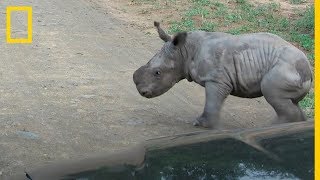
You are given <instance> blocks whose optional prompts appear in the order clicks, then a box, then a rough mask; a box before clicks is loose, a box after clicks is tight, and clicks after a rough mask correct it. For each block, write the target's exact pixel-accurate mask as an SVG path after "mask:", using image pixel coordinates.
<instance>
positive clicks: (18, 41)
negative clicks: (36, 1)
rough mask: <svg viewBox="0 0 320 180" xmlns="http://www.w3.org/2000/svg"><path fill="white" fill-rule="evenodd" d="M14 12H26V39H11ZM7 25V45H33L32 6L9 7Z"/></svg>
mask: <svg viewBox="0 0 320 180" xmlns="http://www.w3.org/2000/svg"><path fill="white" fill-rule="evenodd" d="M13 11H23V12H26V13H27V15H28V17H27V19H28V20H27V21H28V23H27V32H28V33H27V37H26V38H12V37H11V13H12V12H13ZM6 19H7V25H6V32H7V33H6V35H7V43H10V44H29V43H32V7H30V6H9V7H7V18H6Z"/></svg>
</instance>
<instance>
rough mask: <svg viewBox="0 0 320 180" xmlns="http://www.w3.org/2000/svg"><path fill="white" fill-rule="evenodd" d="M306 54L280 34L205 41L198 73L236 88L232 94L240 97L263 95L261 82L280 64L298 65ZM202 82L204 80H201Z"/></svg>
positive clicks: (245, 35)
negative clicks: (284, 62) (297, 62)
mask: <svg viewBox="0 0 320 180" xmlns="http://www.w3.org/2000/svg"><path fill="white" fill-rule="evenodd" d="M287 51H290V54H291V55H290V56H292V57H295V56H299V57H301V58H300V59H305V60H307V59H306V58H305V56H304V54H303V53H302V52H301V51H300V50H299V49H297V48H296V47H294V46H293V45H291V44H290V43H288V42H287V41H285V40H283V39H282V38H280V37H279V36H277V35H274V34H270V33H253V34H243V35H237V36H226V37H223V38H219V39H215V40H212V41H206V42H205V43H204V44H203V46H202V48H201V52H200V54H199V58H198V60H199V62H198V63H197V64H198V66H197V68H198V74H200V76H201V77H205V78H202V79H204V80H205V79H206V80H208V79H210V78H213V79H216V78H219V79H222V80H223V81H227V82H228V83H230V86H232V87H233V91H232V93H231V94H233V95H236V96H240V97H259V96H261V95H262V94H261V89H260V82H261V80H262V78H263V76H264V75H265V74H266V73H267V72H268V71H269V70H270V69H271V68H272V67H273V66H274V65H275V64H277V63H278V61H287V62H286V63H289V64H290V63H292V64H293V65H294V64H295V61H297V60H298V59H297V58H287V57H286V56H288V53H286V52H287ZM200 79H201V78H200Z"/></svg>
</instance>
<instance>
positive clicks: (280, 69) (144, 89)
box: [133, 22, 313, 128]
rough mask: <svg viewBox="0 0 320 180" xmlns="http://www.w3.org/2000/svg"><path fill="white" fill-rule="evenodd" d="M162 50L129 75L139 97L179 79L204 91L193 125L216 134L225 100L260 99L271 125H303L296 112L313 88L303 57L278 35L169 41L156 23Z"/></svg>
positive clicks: (197, 35)
mask: <svg viewBox="0 0 320 180" xmlns="http://www.w3.org/2000/svg"><path fill="white" fill-rule="evenodd" d="M155 26H156V28H157V29H158V32H159V36H160V38H161V39H162V40H164V41H165V44H164V45H163V47H162V49H161V50H160V51H159V52H158V53H157V54H156V55H154V57H152V59H151V60H150V61H149V62H148V63H147V64H146V65H144V66H142V67H140V68H139V69H138V70H136V71H135V72H134V74H133V81H134V83H135V84H136V87H137V89H138V91H139V93H140V94H141V95H142V96H144V97H146V98H152V97H156V96H159V95H161V94H163V93H165V92H166V91H168V90H169V89H170V88H171V87H172V86H173V85H174V84H176V83H177V82H179V81H180V80H182V79H187V80H188V81H190V82H191V81H194V82H196V83H198V84H200V85H201V86H203V87H205V95H206V101H205V107H204V111H203V113H202V115H201V116H200V117H199V118H197V119H196V121H195V123H194V125H196V126H203V127H210V128H217V127H219V114H220V109H221V106H222V104H223V102H224V100H225V98H226V97H227V96H228V95H229V94H231V95H233V96H238V97H243V98H256V97H260V96H264V97H265V99H266V100H267V102H268V103H269V104H270V105H271V106H272V107H273V108H274V110H275V112H276V113H277V118H276V120H275V122H274V123H285V122H296V121H305V120H306V117H305V115H304V113H303V111H302V110H301V109H300V107H299V106H298V102H299V101H300V100H302V99H303V98H304V96H305V95H306V94H307V93H308V92H309V90H310V88H311V86H312V80H313V78H312V72H311V66H310V63H309V61H308V59H307V57H306V55H305V54H304V53H303V52H302V51H300V50H299V49H298V48H296V47H294V46H293V45H291V44H290V43H288V42H287V41H285V40H283V39H282V38H280V37H279V36H277V35H274V34H270V33H251V34H242V35H230V34H226V33H219V32H211V33H210V32H204V31H193V32H180V33H178V34H176V35H175V36H174V37H173V38H171V36H169V35H167V34H166V33H165V32H164V31H163V30H162V29H161V28H160V26H159V23H157V22H155Z"/></svg>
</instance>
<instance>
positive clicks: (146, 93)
mask: <svg viewBox="0 0 320 180" xmlns="http://www.w3.org/2000/svg"><path fill="white" fill-rule="evenodd" d="M140 93H141V95H142V96H149V95H150V91H148V90H146V89H142V90H141V91H140Z"/></svg>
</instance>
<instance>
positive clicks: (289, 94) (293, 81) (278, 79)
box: [261, 66, 311, 124]
mask: <svg viewBox="0 0 320 180" xmlns="http://www.w3.org/2000/svg"><path fill="white" fill-rule="evenodd" d="M299 80H300V77H299V75H297V73H295V72H292V71H291V70H289V68H288V69H287V67H286V66H282V67H281V66H280V67H274V68H273V69H272V70H270V72H269V73H267V74H266V75H265V77H264V78H263V80H262V82H261V92H262V94H263V96H264V97H265V99H266V100H267V102H268V103H269V104H270V105H271V106H272V107H273V108H274V110H275V111H276V113H277V116H278V117H277V119H276V120H275V122H274V123H275V124H276V123H286V122H297V121H305V120H306V116H305V114H304V113H303V111H302V110H301V108H300V107H299V106H298V102H299V101H300V100H301V99H303V97H304V96H305V95H306V94H307V92H308V91H309V90H310V87H311V80H310V81H307V82H303V83H302V84H301V85H299V84H297V82H299Z"/></svg>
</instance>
